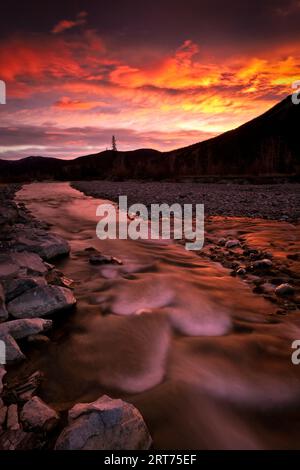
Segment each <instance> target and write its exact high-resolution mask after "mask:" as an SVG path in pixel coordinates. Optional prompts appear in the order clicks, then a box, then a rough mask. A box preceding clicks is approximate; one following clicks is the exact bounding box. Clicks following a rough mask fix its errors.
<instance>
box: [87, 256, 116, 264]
mask: <svg viewBox="0 0 300 470" xmlns="http://www.w3.org/2000/svg"><path fill="white" fill-rule="evenodd" d="M89 262H90V263H91V264H94V265H98V264H122V261H120V260H119V259H117V258H114V257H113V256H107V255H101V254H95V255H91V256H90V258H89Z"/></svg>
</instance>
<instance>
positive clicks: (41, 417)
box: [20, 396, 59, 431]
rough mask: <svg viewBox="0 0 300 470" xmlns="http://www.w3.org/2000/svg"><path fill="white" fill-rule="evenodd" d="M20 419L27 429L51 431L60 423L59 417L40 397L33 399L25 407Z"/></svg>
mask: <svg viewBox="0 0 300 470" xmlns="http://www.w3.org/2000/svg"><path fill="white" fill-rule="evenodd" d="M20 419H21V421H22V423H23V424H24V427H25V428H26V429H29V430H30V429H34V430H43V431H51V430H52V429H53V428H54V427H55V426H56V425H57V423H58V421H59V415H58V414H57V413H56V411H55V410H53V408H51V407H50V406H48V405H47V404H46V403H44V402H43V400H41V399H40V398H39V397H37V396H35V397H32V398H31V400H29V401H27V402H26V403H25V405H24V406H23V409H22V411H21V414H20Z"/></svg>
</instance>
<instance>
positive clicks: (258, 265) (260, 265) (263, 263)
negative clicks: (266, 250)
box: [253, 258, 273, 270]
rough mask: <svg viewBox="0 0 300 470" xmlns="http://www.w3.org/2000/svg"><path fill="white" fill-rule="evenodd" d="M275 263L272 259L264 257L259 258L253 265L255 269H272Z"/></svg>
mask: <svg viewBox="0 0 300 470" xmlns="http://www.w3.org/2000/svg"><path fill="white" fill-rule="evenodd" d="M272 266H273V263H272V261H271V260H270V259H268V258H264V259H258V260H257V261H254V263H253V267H254V269H264V270H266V269H270V268H272Z"/></svg>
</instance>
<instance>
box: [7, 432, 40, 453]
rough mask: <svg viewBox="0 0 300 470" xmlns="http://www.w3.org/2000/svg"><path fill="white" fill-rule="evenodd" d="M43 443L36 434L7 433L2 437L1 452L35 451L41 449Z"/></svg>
mask: <svg viewBox="0 0 300 470" xmlns="http://www.w3.org/2000/svg"><path fill="white" fill-rule="evenodd" d="M43 444H44V443H43V442H42V441H41V440H40V436H39V435H38V434H37V433H35V432H24V431H23V430H22V429H19V430H18V431H6V432H3V433H2V434H1V435H0V449H1V450H33V449H41V448H42V447H43Z"/></svg>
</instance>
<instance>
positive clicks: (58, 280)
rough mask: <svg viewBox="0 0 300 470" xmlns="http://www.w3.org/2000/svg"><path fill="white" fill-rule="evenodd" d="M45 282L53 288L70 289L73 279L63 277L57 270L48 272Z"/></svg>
mask: <svg viewBox="0 0 300 470" xmlns="http://www.w3.org/2000/svg"><path fill="white" fill-rule="evenodd" d="M46 279H47V282H48V283H49V284H52V285H54V286H61V287H67V288H71V287H72V285H73V284H74V281H73V279H69V278H68V277H66V276H64V275H63V273H62V272H60V271H58V270H57V269H52V270H51V271H49V272H48V274H47V276H46Z"/></svg>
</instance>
